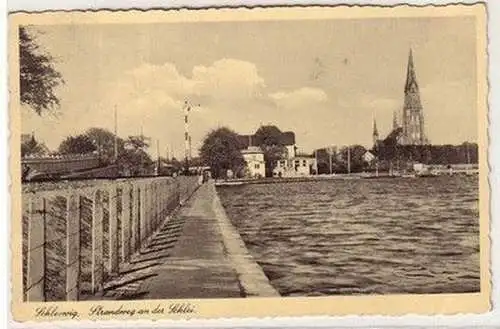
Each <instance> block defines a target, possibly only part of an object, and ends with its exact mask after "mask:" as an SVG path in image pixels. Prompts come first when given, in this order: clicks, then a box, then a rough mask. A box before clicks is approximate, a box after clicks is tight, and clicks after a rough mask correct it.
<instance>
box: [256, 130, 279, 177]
mask: <svg viewBox="0 0 500 329" xmlns="http://www.w3.org/2000/svg"><path fill="white" fill-rule="evenodd" d="M255 139H256V141H255V142H256V144H257V145H258V146H260V148H261V149H262V151H263V152H264V161H265V163H266V177H272V176H273V169H274V168H275V166H276V161H278V160H279V159H282V158H283V157H284V156H285V155H286V147H285V146H284V145H283V138H282V132H281V130H279V129H278V127H276V126H261V127H260V128H259V129H258V130H257V132H256V133H255Z"/></svg>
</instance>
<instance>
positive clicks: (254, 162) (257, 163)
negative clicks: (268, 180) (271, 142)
mask: <svg viewBox="0 0 500 329" xmlns="http://www.w3.org/2000/svg"><path fill="white" fill-rule="evenodd" d="M241 154H242V155H243V159H244V160H245V163H246V170H245V176H246V177H247V178H262V177H266V163H265V161H264V152H262V150H261V148H260V147H258V146H248V147H247V148H246V149H244V150H242V151H241Z"/></svg>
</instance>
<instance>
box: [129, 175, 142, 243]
mask: <svg viewBox="0 0 500 329" xmlns="http://www.w3.org/2000/svg"><path fill="white" fill-rule="evenodd" d="M139 192H140V190H139V187H138V186H135V185H134V186H132V220H131V222H132V232H131V233H132V234H131V239H130V240H131V242H132V251H133V252H135V251H136V250H137V249H138V248H139V241H140V236H139V232H140V228H139V225H140V217H139V216H140V209H139V202H140V200H139V195H140V194H139Z"/></svg>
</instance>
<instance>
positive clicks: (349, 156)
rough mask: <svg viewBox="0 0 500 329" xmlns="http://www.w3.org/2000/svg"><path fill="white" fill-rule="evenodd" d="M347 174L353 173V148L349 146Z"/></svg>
mask: <svg viewBox="0 0 500 329" xmlns="http://www.w3.org/2000/svg"><path fill="white" fill-rule="evenodd" d="M347 173H348V174H350V173H351V147H350V146H347Z"/></svg>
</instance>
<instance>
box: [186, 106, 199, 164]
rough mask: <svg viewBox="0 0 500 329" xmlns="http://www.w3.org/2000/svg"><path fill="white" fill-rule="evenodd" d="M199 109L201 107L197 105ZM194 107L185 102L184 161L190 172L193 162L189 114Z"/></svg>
mask: <svg viewBox="0 0 500 329" xmlns="http://www.w3.org/2000/svg"><path fill="white" fill-rule="evenodd" d="M196 106H197V107H199V106H200V105H199V104H198V105H196ZM191 109H192V106H191V104H190V103H189V102H188V101H187V100H186V101H184V160H185V162H186V170H189V162H190V161H191V136H190V135H189V112H191Z"/></svg>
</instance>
